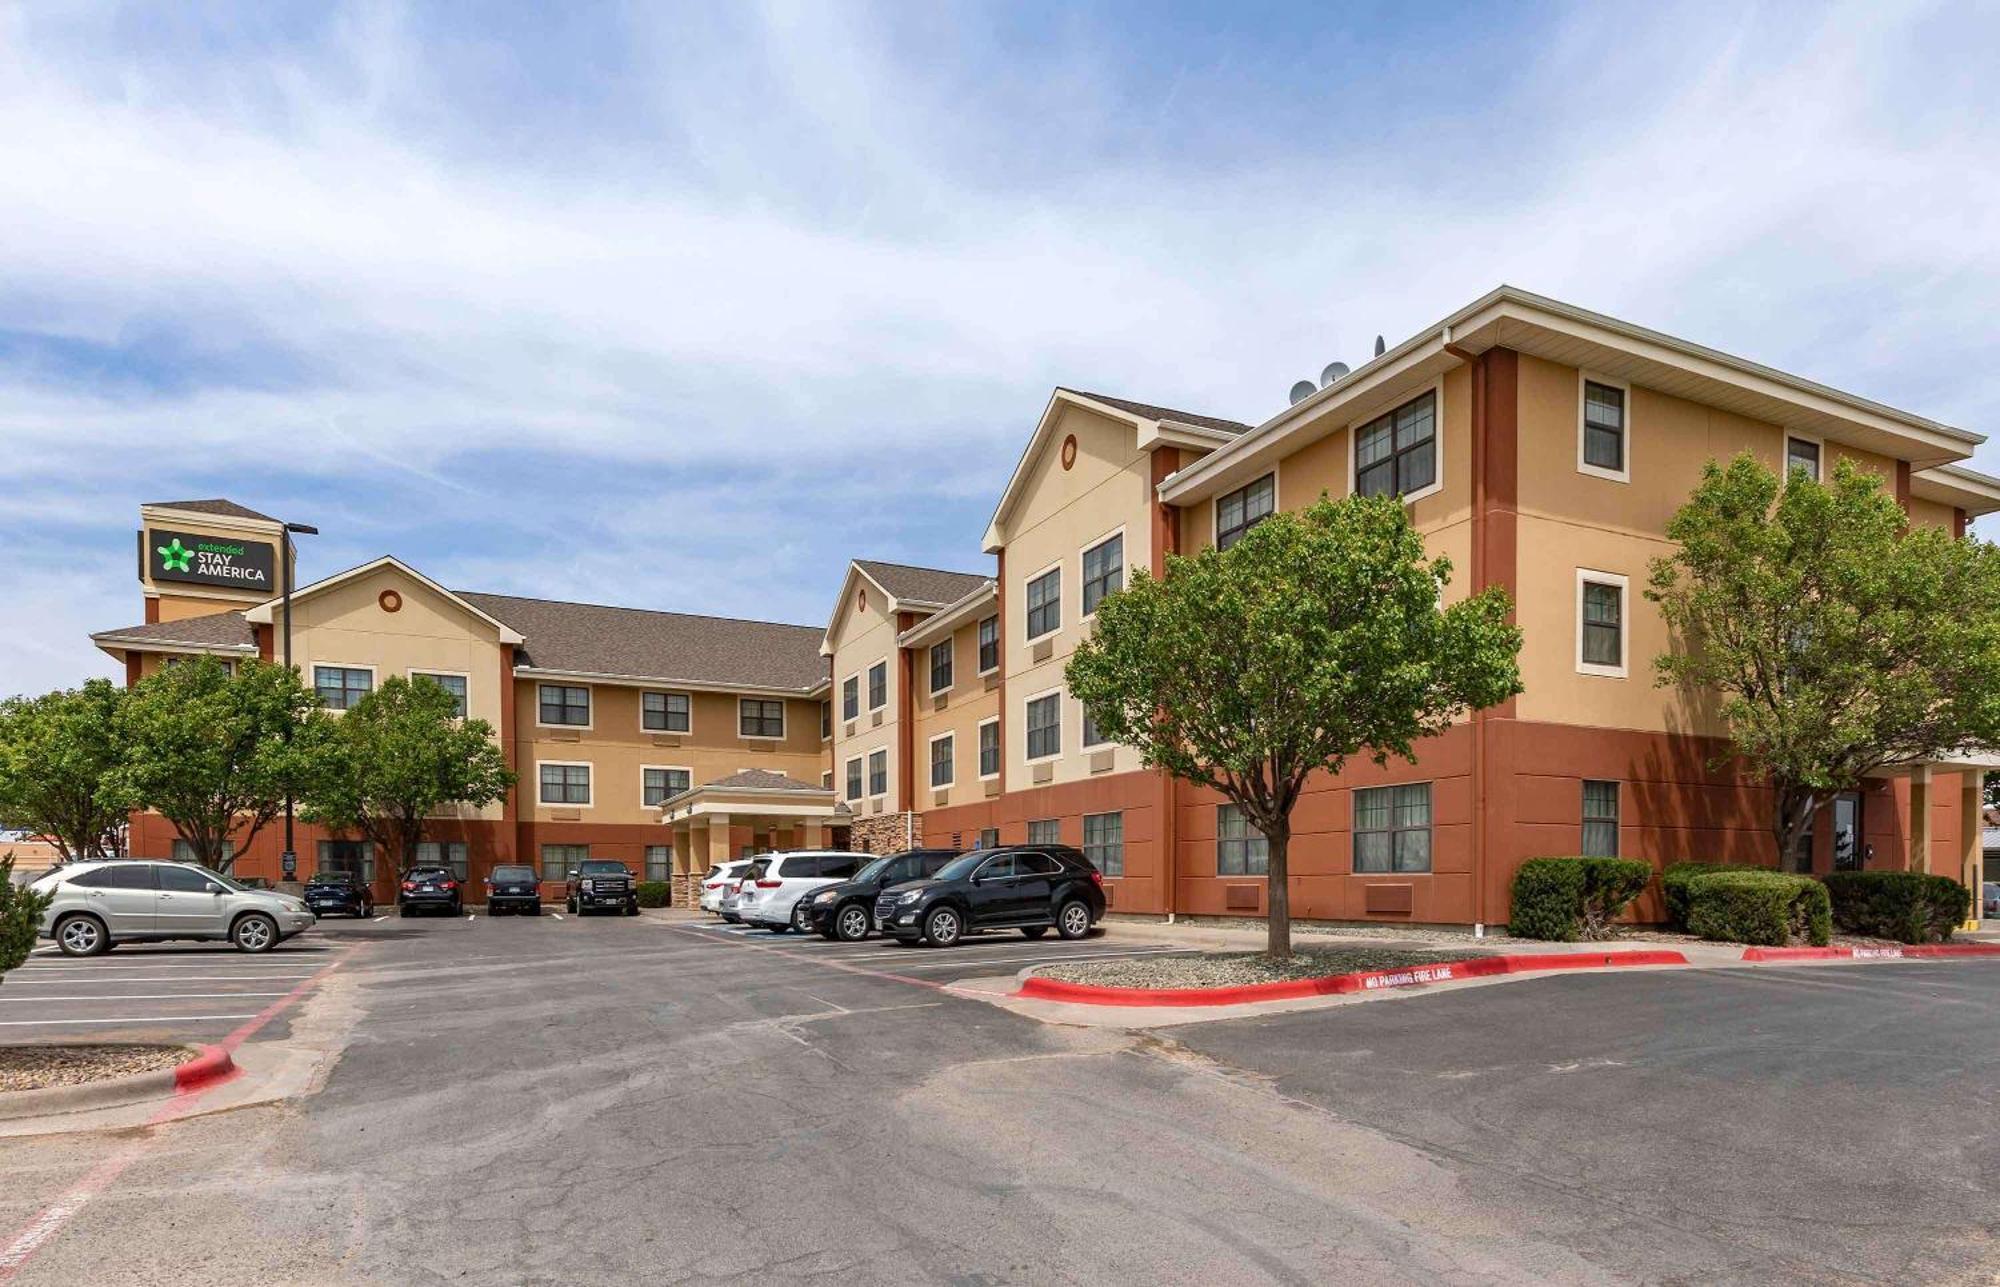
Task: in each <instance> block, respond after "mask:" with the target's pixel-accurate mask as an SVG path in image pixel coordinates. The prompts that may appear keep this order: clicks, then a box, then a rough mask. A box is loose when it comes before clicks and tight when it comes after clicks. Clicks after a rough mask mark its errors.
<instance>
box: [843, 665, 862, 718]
mask: <svg viewBox="0 0 2000 1287" xmlns="http://www.w3.org/2000/svg"><path fill="white" fill-rule="evenodd" d="M860 715H861V676H859V675H849V676H848V677H847V678H846V679H843V680H841V681H840V718H842V719H858V718H859V717H860Z"/></svg>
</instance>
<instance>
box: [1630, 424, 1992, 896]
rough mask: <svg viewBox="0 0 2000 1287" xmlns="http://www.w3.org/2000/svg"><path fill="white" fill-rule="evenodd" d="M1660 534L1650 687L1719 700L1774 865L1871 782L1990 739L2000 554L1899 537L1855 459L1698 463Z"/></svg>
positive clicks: (1877, 485)
mask: <svg viewBox="0 0 2000 1287" xmlns="http://www.w3.org/2000/svg"><path fill="white" fill-rule="evenodd" d="M1667 535H1668V536H1669V537H1671V538H1672V539H1673V540H1674V541H1675V542H1676V543H1677V544H1678V546H1679V548H1678V550H1677V551H1676V552H1675V553H1674V554H1672V555H1670V556H1667V557H1664V558H1659V559H1655V560H1654V561H1653V567H1652V584H1651V588H1649V589H1648V590H1647V592H1646V597H1647V598H1648V599H1651V600H1652V601H1653V602H1655V603H1657V604H1658V605H1659V606H1660V612H1661V614H1662V615H1663V616H1664V617H1665V618H1666V621H1667V626H1668V628H1669V630H1670V631H1671V632H1672V635H1673V637H1674V648H1673V650H1672V651H1670V652H1668V653H1665V654H1663V655H1661V656H1660V657H1659V658H1657V659H1656V660H1655V662H1654V665H1655V666H1656V667H1657V669H1658V682H1659V683H1660V684H1661V685H1677V686H1680V687H1682V688H1683V689H1684V690H1686V691H1687V692H1689V694H1690V695H1691V698H1692V700H1694V701H1697V702H1699V701H1702V700H1705V699H1706V695H1709V694H1713V695H1719V697H1720V714H1721V717H1722V719H1723V721H1724V723H1725V724H1726V725H1727V727H1728V729H1729V738H1730V743H1731V747H1732V749H1733V750H1734V752H1735V754H1736V755H1738V756H1740V757H1741V758H1742V760H1743V761H1744V762H1746V763H1747V764H1749V765H1750V766H1751V767H1752V768H1753V769H1754V770H1755V771H1757V772H1759V773H1762V774H1764V775H1766V776H1768V777H1769V779H1770V782H1771V785H1772V787H1773V806H1772V811H1771V819H1770V826H1771V836H1772V840H1773V842H1774V843H1775V846H1776V851H1777V854H1778V856H1779V858H1780V859H1781V860H1783V859H1786V858H1791V859H1793V860H1794V861H1795V863H1797V865H1800V866H1803V865H1804V864H1803V863H1798V862H1797V860H1799V859H1801V858H1802V857H1803V855H1802V853H1801V847H1800V842H1801V841H1802V840H1803V839H1804V838H1805V835H1806V832H1807V830H1808V829H1809V828H1810V827H1811V826H1812V821H1813V818H1814V817H1815V816H1816V815H1817V814H1818V812H1819V811H1820V809H1821V808H1823V807H1824V806H1825V805H1826V803H1827V801H1829V800H1831V799H1832V798H1833V797H1834V795H1835V794H1837V793H1839V792H1842V791H1851V790H1856V789H1858V788H1859V787H1860V786H1861V785H1862V779H1863V778H1865V777H1867V776H1868V775H1869V774H1870V773H1873V772H1875V771H1877V770H1879V769H1882V768H1886V767H1888V766H1891V765H1898V764H1914V763H1923V762H1926V761H1932V760H1937V759H1940V758H1943V757H1946V756H1951V755H1955V754H1961V753H1965V752H1968V751H1974V750H1979V749H1983V748H1986V747H1991V746H1995V745H2000V551H1996V550H1995V549H1994V548H1993V547H1992V546H1990V545H1987V544H1985V543H1984V542H1981V541H1974V540H1971V539H1965V540H1955V539H1953V537H1952V536H1951V535H1950V534H1949V533H1947V532H1943V531H1939V530H1937V529H1935V528H1912V527H1910V526H1909V524H1908V521H1907V519H1906V518H1905V516H1904V514H1903V510H1902V507H1901V506H1899V505H1898V504H1897V503H1896V501H1895V499H1894V497H1892V496H1891V495H1889V493H1888V492H1887V491H1885V490H1884V488H1883V486H1882V480H1881V479H1880V478H1878V477H1876V476H1875V475H1874V474H1871V473H1869V472H1867V471H1864V470H1860V469H1857V468H1855V467H1854V465H1853V464H1852V463H1851V462H1849V461H1844V460H1843V461H1842V462H1840V465H1839V467H1838V468H1837V469H1836V470H1835V471H1834V476H1833V481H1832V482H1830V483H1826V484H1821V483H1819V482H1816V481H1814V480H1813V479H1811V478H1810V477H1807V476H1806V475H1804V474H1795V475H1794V476H1793V477H1792V478H1791V479H1790V480H1788V481H1781V480H1780V479H1779V477H1778V476H1777V475H1776V474H1775V473H1773V472H1772V471H1771V470H1770V469H1769V468H1768V467H1766V466H1765V465H1763V464H1761V463H1759V462H1758V461H1757V459H1756V458H1755V457H1753V456H1751V455H1749V454H1748V453H1745V454H1742V455H1739V456H1737V457H1736V458H1735V459H1734V460H1732V461H1730V462H1729V464H1728V465H1727V466H1726V467H1725V466H1723V465H1720V464H1717V463H1716V462H1714V461H1710V462H1709V464H1708V467H1707V468H1706V469H1705V470H1704V471H1703V473H1702V480H1701V484H1700V485H1699V486H1698V487H1696V488H1695V491H1694V494H1693V495H1692V496H1690V497H1689V498H1688V501H1687V503H1686V504H1685V505H1683V506H1682V507H1681V508H1680V510H1679V512H1678V513H1676V514H1675V515H1674V517H1673V519H1672V521H1671V522H1669V523H1668V525H1667Z"/></svg>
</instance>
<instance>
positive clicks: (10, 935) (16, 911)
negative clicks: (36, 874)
mask: <svg viewBox="0 0 2000 1287" xmlns="http://www.w3.org/2000/svg"><path fill="white" fill-rule="evenodd" d="M48 905H49V896H48V895H47V894H34V893H30V892H28V889H27V887H26V886H25V885H16V884H15V883H14V855H13V854H11V853H9V854H7V855H5V856H4V857H0V975H4V974H6V973H7V971H9V970H11V969H14V968H15V967H16V966H18V965H20V964H21V962H23V961H25V960H27V959H28V953H30V952H32V951H34V950H35V938H36V936H37V935H38V934H40V932H41V928H42V912H43V911H45V910H46V909H47V908H48Z"/></svg>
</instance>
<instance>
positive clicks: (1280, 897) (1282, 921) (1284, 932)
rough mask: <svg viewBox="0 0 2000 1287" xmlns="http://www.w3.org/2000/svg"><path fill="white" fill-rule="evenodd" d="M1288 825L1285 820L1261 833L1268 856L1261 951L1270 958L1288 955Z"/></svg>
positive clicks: (1290, 929)
mask: <svg viewBox="0 0 2000 1287" xmlns="http://www.w3.org/2000/svg"><path fill="white" fill-rule="evenodd" d="M1289 823H1290V820H1289V819H1287V822H1286V825H1283V826H1278V827H1273V828H1272V829H1271V830H1270V831H1267V832H1265V833H1264V845H1265V850H1266V853H1267V854H1268V856H1269V862H1268V864H1267V865H1266V867H1265V872H1264V886H1265V891H1264V897H1265V901H1266V903H1267V904H1268V906H1269V912H1268V914H1267V916H1266V918H1265V929H1266V932H1267V937H1266V939H1265V942H1264V950H1265V951H1266V952H1269V953H1270V954H1271V955H1272V956H1290V955H1291V954H1292V881H1291V871H1292V868H1291V847H1292V829H1291V826H1290V825H1289Z"/></svg>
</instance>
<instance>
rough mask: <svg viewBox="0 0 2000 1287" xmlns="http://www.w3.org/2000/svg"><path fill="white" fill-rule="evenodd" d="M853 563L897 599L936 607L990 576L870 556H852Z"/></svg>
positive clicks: (959, 597)
mask: <svg viewBox="0 0 2000 1287" xmlns="http://www.w3.org/2000/svg"><path fill="white" fill-rule="evenodd" d="M854 566H855V567H858V568H860V569H861V570H862V571H863V572H865V573H867V574H868V576H869V578H870V579H871V580H873V581H874V582H875V584H877V585H879V586H881V587H882V588H883V589H884V590H887V591H888V592H889V593H890V594H892V595H894V596H895V597H896V598H898V599H901V600H905V601H907V602H909V603H915V604H925V603H929V604H935V605H937V606H938V607H943V606H944V605H945V604H947V603H956V602H958V601H959V600H960V599H963V598H964V597H965V596H966V595H968V594H971V593H972V592H973V591H974V590H977V589H978V588H979V587H980V586H982V585H984V584H986V582H988V581H990V580H991V579H992V578H991V577H987V576H982V575H981V574H979V573H977V572H947V571H945V570H944V569H943V568H918V567H911V566H910V565H909V564H907V563H881V562H878V561H876V560H874V559H856V560H854Z"/></svg>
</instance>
